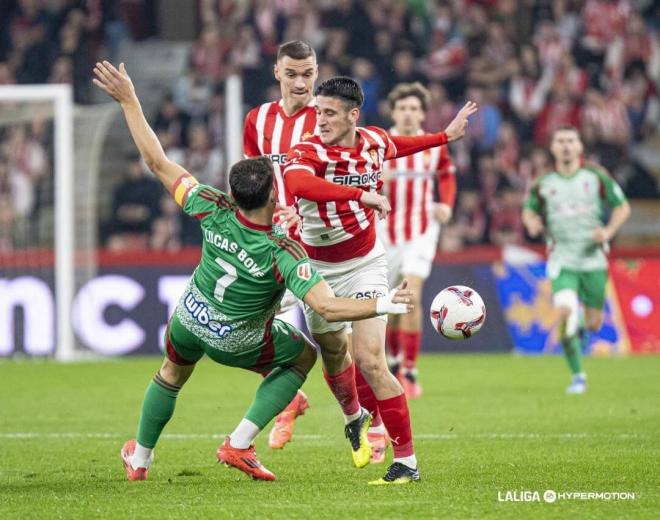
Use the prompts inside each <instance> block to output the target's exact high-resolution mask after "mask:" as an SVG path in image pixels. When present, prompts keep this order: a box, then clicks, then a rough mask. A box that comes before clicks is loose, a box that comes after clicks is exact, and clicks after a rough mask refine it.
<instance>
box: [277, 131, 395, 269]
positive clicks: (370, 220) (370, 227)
mask: <svg viewBox="0 0 660 520" xmlns="http://www.w3.org/2000/svg"><path fill="white" fill-rule="evenodd" d="M357 133H358V135H359V138H358V143H357V146H356V147H355V148H346V147H343V146H326V145H324V144H323V143H322V142H321V139H320V138H319V137H318V136H314V137H312V138H310V139H308V140H307V141H304V142H302V143H298V144H297V145H295V146H294V147H293V148H292V149H291V150H290V151H289V154H288V156H287V162H286V164H285V166H284V184H285V186H286V173H287V171H288V170H289V169H303V170H307V171H309V172H310V173H311V174H312V175H315V176H316V177H320V178H322V179H325V180H326V181H328V182H332V183H335V184H340V185H343V186H353V187H358V188H360V189H362V190H365V191H379V190H380V189H381V187H382V184H383V181H382V178H381V177H382V168H383V163H384V162H385V161H387V160H389V159H392V158H394V157H395V156H396V146H395V145H394V143H393V142H392V140H391V139H390V137H389V135H388V134H387V132H386V131H385V130H383V129H382V128H378V127H371V126H370V127H364V128H362V127H358V128H357ZM296 202H297V204H298V211H299V214H300V216H301V218H302V232H301V241H302V244H303V245H304V246H305V249H306V251H307V253H308V254H309V256H310V258H312V259H315V260H320V261H324V262H341V261H346V260H351V259H353V258H357V257H361V256H365V255H366V254H367V253H369V251H371V249H373V247H374V245H375V241H376V230H375V226H374V211H373V210H372V209H369V208H365V207H364V206H363V205H362V204H360V203H359V202H358V201H355V200H351V201H345V202H314V201H311V200H306V199H299V200H297V201H296Z"/></svg>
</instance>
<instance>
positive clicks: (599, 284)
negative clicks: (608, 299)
mask: <svg viewBox="0 0 660 520" xmlns="http://www.w3.org/2000/svg"><path fill="white" fill-rule="evenodd" d="M551 282H552V292H553V293H556V292H558V291H561V290H562V289H573V290H574V291H575V292H577V294H578V298H579V299H580V301H581V302H582V304H583V305H584V306H585V307H589V308H591V309H603V307H604V306H605V288H606V286H607V269H597V270H595V271H575V270H573V269H566V268H565V267H562V268H561V271H559V274H558V275H557V276H556V277H555V278H551Z"/></svg>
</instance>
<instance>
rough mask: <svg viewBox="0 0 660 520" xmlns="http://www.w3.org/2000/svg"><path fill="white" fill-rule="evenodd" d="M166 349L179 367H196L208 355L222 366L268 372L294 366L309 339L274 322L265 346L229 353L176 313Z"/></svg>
mask: <svg viewBox="0 0 660 520" xmlns="http://www.w3.org/2000/svg"><path fill="white" fill-rule="evenodd" d="M165 347H166V354H167V357H168V359H169V360H170V361H172V362H173V363H176V364H177V365H193V364H195V363H197V361H199V360H200V359H201V357H202V356H203V355H204V354H206V355H207V356H208V357H210V358H211V359H212V360H213V361H215V362H216V363H220V364H221V365H227V366H230V367H238V368H245V369H247V370H253V371H255V372H260V373H268V372H270V371H271V370H272V369H273V368H275V367H280V366H291V365H293V364H294V363H295V361H296V360H297V359H298V357H300V354H301V353H302V351H303V349H304V348H305V338H304V336H303V334H302V333H301V332H300V331H299V330H298V329H297V328H296V327H294V326H293V325H291V324H289V323H286V322H283V321H281V320H273V322H272V324H271V326H270V329H269V330H267V331H266V334H265V335H264V339H263V342H262V344H261V345H258V346H257V347H255V348H251V349H247V350H244V351H240V352H226V351H223V350H219V349H218V348H216V347H214V346H213V345H210V344H209V343H207V342H205V341H203V340H202V339H200V338H199V337H197V336H196V335H195V334H193V333H192V332H190V331H189V330H188V329H187V328H185V327H184V326H183V325H182V324H181V322H180V321H179V319H178V318H177V316H176V314H175V315H174V316H172V318H171V319H170V322H169V323H168V325H167V330H166V332H165Z"/></svg>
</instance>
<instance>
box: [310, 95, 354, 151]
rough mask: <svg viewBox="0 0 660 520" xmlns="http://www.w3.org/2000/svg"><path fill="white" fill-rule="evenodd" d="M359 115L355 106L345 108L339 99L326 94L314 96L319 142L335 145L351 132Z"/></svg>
mask: <svg viewBox="0 0 660 520" xmlns="http://www.w3.org/2000/svg"><path fill="white" fill-rule="evenodd" d="M359 117H360V111H359V110H358V109H357V108H353V109H350V110H347V107H346V104H345V103H344V101H342V100H341V99H337V98H334V97H327V96H317V98H316V126H317V127H318V129H319V135H320V137H321V142H322V143H323V144H325V145H329V146H332V145H335V144H338V143H339V142H340V141H342V140H343V139H344V138H345V137H347V136H348V135H350V134H351V133H355V126H356V125H357V120H358V118H359Z"/></svg>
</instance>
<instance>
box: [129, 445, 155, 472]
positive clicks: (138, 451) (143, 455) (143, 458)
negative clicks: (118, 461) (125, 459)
mask: <svg viewBox="0 0 660 520" xmlns="http://www.w3.org/2000/svg"><path fill="white" fill-rule="evenodd" d="M153 451H154V450H153V449H152V448H145V447H144V446H142V445H141V444H140V443H139V442H136V443H135V451H134V452H133V457H131V467H132V468H133V469H138V468H146V469H149V466H151V460H152V459H151V454H152V453H153Z"/></svg>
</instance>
